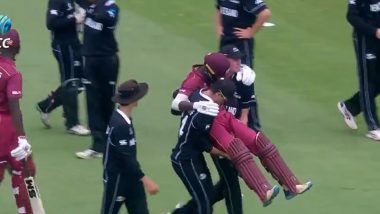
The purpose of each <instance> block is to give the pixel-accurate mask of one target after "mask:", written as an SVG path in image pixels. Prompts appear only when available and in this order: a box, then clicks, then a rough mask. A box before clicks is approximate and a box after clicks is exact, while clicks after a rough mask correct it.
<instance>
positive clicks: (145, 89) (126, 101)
mask: <svg viewBox="0 0 380 214" xmlns="http://www.w3.org/2000/svg"><path fill="white" fill-rule="evenodd" d="M138 88H139V92H138V93H136V94H135V95H133V96H132V97H129V98H127V99H124V98H121V97H120V96H119V95H117V94H116V95H115V96H113V97H112V101H113V102H115V103H119V104H122V105H128V104H131V103H133V102H136V101H138V100H140V99H141V98H143V97H144V96H145V95H146V94H147V93H148V90H149V86H148V84H147V83H145V82H143V83H138Z"/></svg>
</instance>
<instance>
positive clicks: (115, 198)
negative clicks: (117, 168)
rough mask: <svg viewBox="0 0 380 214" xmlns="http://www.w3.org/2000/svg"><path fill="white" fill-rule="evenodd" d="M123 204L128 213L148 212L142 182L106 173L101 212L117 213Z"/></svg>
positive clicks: (142, 213)
mask: <svg viewBox="0 0 380 214" xmlns="http://www.w3.org/2000/svg"><path fill="white" fill-rule="evenodd" d="M123 204H124V205H125V206H126V208H127V210H128V213H129V214H149V211H148V204H147V201H146V194H145V189H144V186H143V184H142V182H141V181H140V180H134V179H131V178H128V177H126V176H123V175H122V174H112V173H108V174H107V176H106V179H105V180H104V192H103V202H102V210H101V214H117V213H119V211H120V208H121V206H122V205H123Z"/></svg>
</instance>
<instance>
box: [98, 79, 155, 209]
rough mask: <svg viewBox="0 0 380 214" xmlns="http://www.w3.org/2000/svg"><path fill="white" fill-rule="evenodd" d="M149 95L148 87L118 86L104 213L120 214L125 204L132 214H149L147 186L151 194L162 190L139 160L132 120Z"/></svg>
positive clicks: (107, 160) (106, 161)
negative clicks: (142, 100) (135, 111)
mask: <svg viewBox="0 0 380 214" xmlns="http://www.w3.org/2000/svg"><path fill="white" fill-rule="evenodd" d="M147 92H148V84H146V83H138V82H137V81H136V80H128V81H126V82H124V83H123V84H121V85H120V86H119V87H118V90H117V93H116V95H115V96H114V97H113V99H112V100H113V101H114V102H116V103H118V104H119V105H120V106H119V108H118V109H117V110H115V111H114V112H113V114H112V117H111V120H110V123H109V126H108V129H107V136H108V138H107V148H106V152H105V155H104V160H103V165H104V174H103V179H104V195H103V205H102V211H101V213H102V214H117V213H119V210H120V208H121V206H122V205H123V204H125V205H126V207H127V210H128V213H129V214H148V213H149V211H148V206H147V201H146V195H145V191H144V186H145V188H146V189H147V191H148V192H149V193H150V194H151V195H154V194H156V193H157V192H158V191H159V188H158V186H157V185H156V184H155V183H154V182H153V181H152V180H151V179H150V178H149V177H148V176H146V175H145V174H144V173H143V172H142V170H141V168H140V165H139V162H138V161H137V155H136V146H137V141H136V136H135V129H134V127H133V123H132V120H131V118H132V111H133V110H134V108H135V107H136V106H137V103H138V100H140V99H141V98H143V97H144V96H145V94H146V93H147Z"/></svg>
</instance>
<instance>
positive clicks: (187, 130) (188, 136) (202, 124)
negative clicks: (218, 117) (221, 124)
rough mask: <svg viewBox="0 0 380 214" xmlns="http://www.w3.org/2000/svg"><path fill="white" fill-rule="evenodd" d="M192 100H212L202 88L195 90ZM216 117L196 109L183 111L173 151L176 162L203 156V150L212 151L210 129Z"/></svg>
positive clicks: (173, 158)
mask: <svg viewBox="0 0 380 214" xmlns="http://www.w3.org/2000/svg"><path fill="white" fill-rule="evenodd" d="M189 100H190V102H197V101H211V98H209V97H208V96H206V95H204V94H203V93H202V90H197V91H195V92H194V93H193V94H192V95H191V96H190V97H189ZM213 120H214V117H212V116H209V115H205V114H201V113H199V112H197V111H196V110H193V111H189V112H183V113H182V116H181V124H180V128H179V131H178V141H177V145H176V146H175V148H174V149H173V151H172V155H171V159H172V161H174V162H176V161H179V160H186V159H191V158H198V157H200V156H202V153H203V152H210V151H211V149H212V144H211V141H210V139H209V131H210V128H211V124H212V122H213Z"/></svg>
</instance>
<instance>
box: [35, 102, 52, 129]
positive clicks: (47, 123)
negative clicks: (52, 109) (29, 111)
mask: <svg viewBox="0 0 380 214" xmlns="http://www.w3.org/2000/svg"><path fill="white" fill-rule="evenodd" d="M36 109H37V111H38V112H39V113H40V118H41V122H42V124H44V126H45V128H47V129H50V128H51V125H50V120H49V113H45V112H44V111H42V109H41V107H40V105H38V104H37V105H36Z"/></svg>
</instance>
